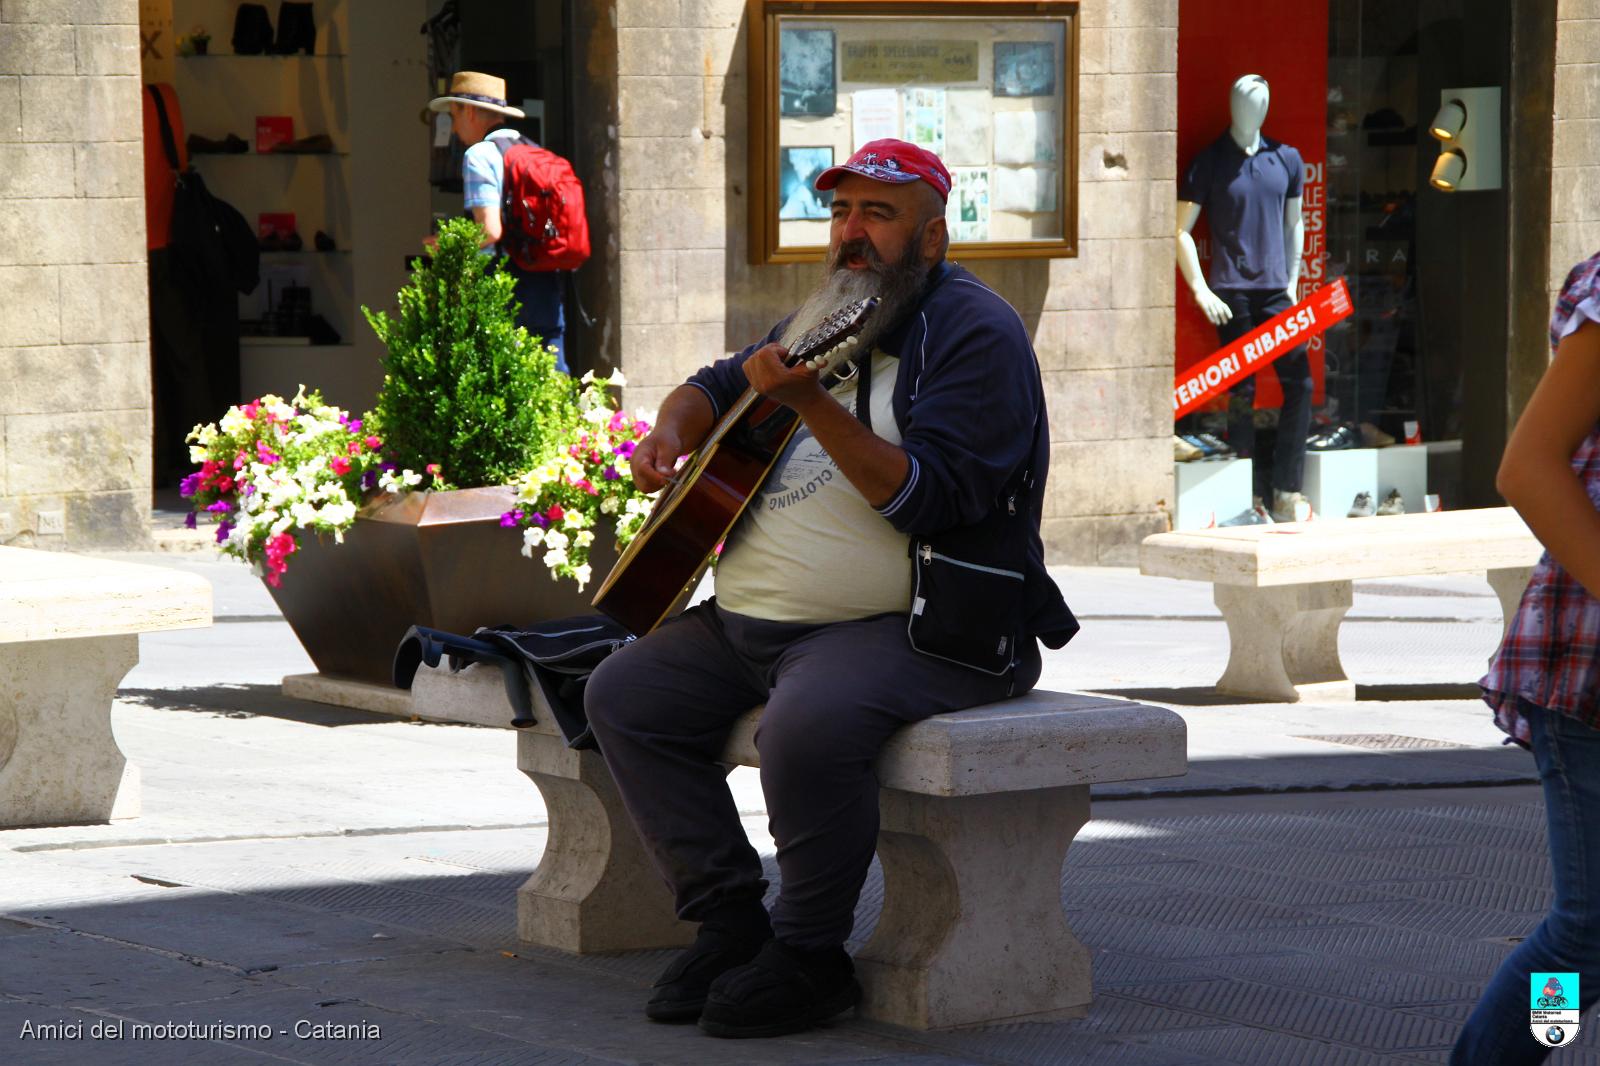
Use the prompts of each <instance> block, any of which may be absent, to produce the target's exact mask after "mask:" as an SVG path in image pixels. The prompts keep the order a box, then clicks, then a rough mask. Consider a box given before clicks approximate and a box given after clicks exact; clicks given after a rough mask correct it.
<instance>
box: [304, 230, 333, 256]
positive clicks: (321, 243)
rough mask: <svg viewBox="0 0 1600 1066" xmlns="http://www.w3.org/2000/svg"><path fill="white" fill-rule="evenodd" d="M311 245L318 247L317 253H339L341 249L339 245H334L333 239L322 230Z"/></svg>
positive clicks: (313, 238)
mask: <svg viewBox="0 0 1600 1066" xmlns="http://www.w3.org/2000/svg"><path fill="white" fill-rule="evenodd" d="M311 243H312V244H314V245H316V247H317V251H319V252H332V251H337V250H338V248H339V246H338V245H337V244H334V243H333V238H332V237H330V236H328V235H327V234H326V233H324V232H323V231H322V230H317V232H316V233H315V234H314V235H313V236H312V238H311Z"/></svg>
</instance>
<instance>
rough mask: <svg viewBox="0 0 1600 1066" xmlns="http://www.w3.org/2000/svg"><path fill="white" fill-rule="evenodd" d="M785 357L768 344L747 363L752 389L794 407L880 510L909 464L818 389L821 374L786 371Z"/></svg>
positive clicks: (848, 477) (897, 487)
mask: <svg viewBox="0 0 1600 1066" xmlns="http://www.w3.org/2000/svg"><path fill="white" fill-rule="evenodd" d="M787 354H788V352H787V351H786V350H785V349H784V348H783V347H782V346H781V345H777V344H769V345H767V346H766V347H764V348H762V349H760V350H759V351H757V352H755V353H754V354H753V355H751V356H750V358H749V359H746V360H745V362H744V374H745V377H746V378H748V379H749V381H750V387H751V388H753V389H755V390H756V391H757V392H759V393H760V394H761V395H763V396H765V397H767V398H768V399H770V400H775V401H777V402H778V403H781V404H784V405H785V406H787V407H790V408H792V409H793V410H794V411H795V413H796V414H798V415H799V416H800V418H801V420H802V421H803V422H805V424H806V428H808V429H809V430H811V435H812V436H813V437H815V438H816V439H817V443H818V444H820V445H822V447H823V450H824V451H826V452H827V453H828V456H829V458H831V459H832V460H833V462H834V465H836V466H837V467H838V468H839V472H840V473H841V474H843V475H844V476H845V480H847V481H849V482H850V484H852V485H854V486H855V487H856V491H857V492H859V493H861V495H862V496H864V497H866V500H867V502H868V503H870V504H871V505H872V506H874V507H882V506H883V505H884V504H886V503H888V502H889V501H890V500H892V499H893V498H894V495H895V493H897V492H899V491H900V486H901V485H903V484H905V480H906V475H907V473H909V472H910V470H911V460H910V458H909V457H908V456H907V455H906V453H905V451H904V450H903V449H902V448H900V447H899V446H898V445H894V444H890V443H889V442H888V441H886V440H884V439H883V438H882V437H880V436H878V435H877V434H876V433H874V432H872V430H870V429H868V428H867V427H866V426H864V425H862V424H861V422H860V420H859V419H857V418H856V416H855V415H854V414H852V413H851V412H850V411H848V410H846V409H845V407H844V405H843V404H841V403H840V402H839V401H838V400H836V399H834V398H833V396H832V395H831V394H830V393H829V392H828V390H826V389H824V388H823V387H822V384H821V381H820V374H819V373H818V372H817V371H816V370H812V369H810V368H809V367H807V366H805V365H804V364H802V365H800V366H797V367H787V366H784V364H783V358H784V356H786V355H787Z"/></svg>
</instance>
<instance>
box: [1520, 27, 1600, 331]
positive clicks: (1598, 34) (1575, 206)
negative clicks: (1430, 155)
mask: <svg viewBox="0 0 1600 1066" xmlns="http://www.w3.org/2000/svg"><path fill="white" fill-rule="evenodd" d="M1555 51H1556V58H1555V131H1554V132H1555V138H1554V144H1553V147H1552V150H1551V154H1550V158H1551V182H1550V276H1549V289H1550V293H1549V295H1550V297H1551V300H1552V301H1553V300H1554V298H1555V295H1556V293H1558V292H1559V291H1560V290H1561V283H1562V282H1563V281H1564V280H1566V276H1567V271H1569V270H1571V269H1572V265H1573V264H1574V263H1576V262H1578V261H1579V260H1581V259H1586V258H1588V257H1589V256H1591V255H1593V254H1595V252H1600V0H1559V2H1558V4H1557V5H1556V45H1555ZM1512 165H1513V166H1514V165H1515V161H1514V160H1513V161H1512Z"/></svg>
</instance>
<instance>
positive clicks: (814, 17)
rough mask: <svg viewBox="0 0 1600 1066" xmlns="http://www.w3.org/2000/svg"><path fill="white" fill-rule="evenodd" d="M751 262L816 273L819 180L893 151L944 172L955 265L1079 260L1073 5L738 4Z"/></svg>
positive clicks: (822, 240) (1053, 1)
mask: <svg viewBox="0 0 1600 1066" xmlns="http://www.w3.org/2000/svg"><path fill="white" fill-rule="evenodd" d="M749 5H750V7H749V16H750V17H749V26H750V42H749V43H750V49H749V54H750V89H751V98H750V236H751V240H750V249H751V252H750V254H751V260H752V262H755V263H797V262H808V261H816V260H820V259H821V258H822V257H823V254H824V253H825V251H826V249H827V243H828V228H829V201H830V199H831V194H830V193H826V192H818V191H817V190H816V189H814V188H813V187H812V185H813V183H814V182H815V180H816V177H817V175H818V174H819V173H821V172H822V171H823V170H825V169H826V168H828V167H830V166H832V165H834V164H835V163H842V162H844V161H845V160H846V159H848V158H849V157H850V155H851V154H852V153H853V152H854V151H855V150H856V149H857V148H859V147H860V146H861V145H863V144H865V143H867V142H868V141H872V140H877V139H878V138H880V137H897V138H899V139H901V140H906V141H911V142H914V143H916V144H918V145H921V146H922V147H924V148H927V149H928V150H930V151H932V152H934V153H935V154H937V155H938V156H939V157H940V158H941V159H943V160H944V163H945V165H946V166H947V167H948V168H949V169H950V177H951V190H950V204H949V210H948V213H947V215H946V220H947V222H948V224H949V227H950V254H951V255H952V256H955V257H959V258H965V259H1000V258H1023V257H1060V256H1071V255H1076V254H1077V142H1078V138H1077V119H1078V108H1077V104H1078V94H1077V69H1078V4H1077V3H1076V0H1072V2H1066V0H1035V2H1032V3H1012V2H1008V0H749Z"/></svg>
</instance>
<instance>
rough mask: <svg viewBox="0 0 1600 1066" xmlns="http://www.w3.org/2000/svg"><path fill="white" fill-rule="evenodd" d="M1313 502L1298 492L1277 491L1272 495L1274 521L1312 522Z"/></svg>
mask: <svg viewBox="0 0 1600 1066" xmlns="http://www.w3.org/2000/svg"><path fill="white" fill-rule="evenodd" d="M1311 518H1312V513H1311V501H1310V500H1308V499H1306V498H1305V496H1304V495H1303V494H1301V493H1298V492H1283V491H1279V490H1275V491H1274V492H1273V493H1272V520H1273V521H1274V522H1309V521H1311Z"/></svg>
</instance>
